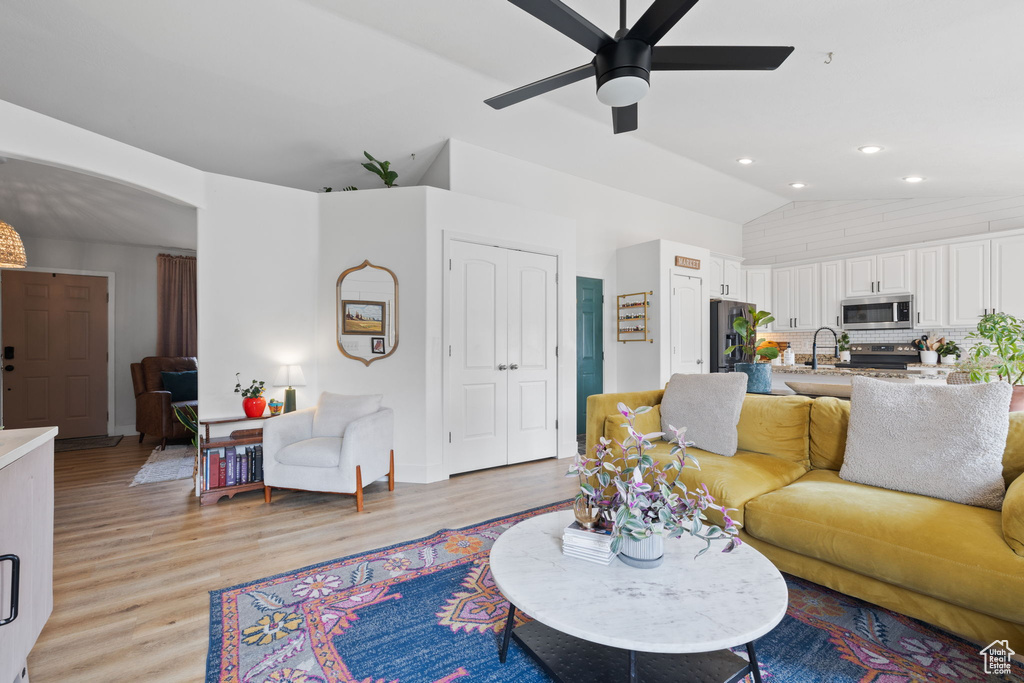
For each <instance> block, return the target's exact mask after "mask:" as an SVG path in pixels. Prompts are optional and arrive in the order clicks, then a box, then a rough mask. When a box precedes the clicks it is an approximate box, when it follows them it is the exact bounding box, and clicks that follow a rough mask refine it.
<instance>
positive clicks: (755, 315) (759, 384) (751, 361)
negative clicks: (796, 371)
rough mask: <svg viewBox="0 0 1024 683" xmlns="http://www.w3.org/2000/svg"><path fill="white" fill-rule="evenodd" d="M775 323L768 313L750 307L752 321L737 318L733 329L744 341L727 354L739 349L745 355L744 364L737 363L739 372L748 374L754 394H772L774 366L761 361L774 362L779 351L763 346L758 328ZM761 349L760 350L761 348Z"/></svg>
mask: <svg viewBox="0 0 1024 683" xmlns="http://www.w3.org/2000/svg"><path fill="white" fill-rule="evenodd" d="M773 322H775V318H774V317H772V314H771V313H769V312H768V311H759V310H757V308H755V307H754V306H751V307H750V320H748V319H747V318H746V317H742V318H736V320H734V321H733V322H732V329H733V330H735V331H736V334H738V335H739V336H740V339H742V340H743V343H742V344H733V345H732V346H730V347H729V348H727V349H726V350H725V352H726V353H727V354H729V353H732V352H733V351H735V350H737V349H739V350H740V352H741V353H742V354H743V362H741V363H736V370H737V371H738V372H743V373H746V375H747V377H748V378H749V379H748V380H747V391H748V392H749V393H752V394H770V393H772V366H771V365H770V364H768V363H760V362H758V361H759V359H762V358H763V359H764V360H772V359H774V358H778V357H779V350H778V349H777V348H776V347H774V346H761V342H762V341H764V340H763V339H758V338H757V328H759V327H763V326H765V325H768V324H770V323H773ZM759 347H760V348H759Z"/></svg>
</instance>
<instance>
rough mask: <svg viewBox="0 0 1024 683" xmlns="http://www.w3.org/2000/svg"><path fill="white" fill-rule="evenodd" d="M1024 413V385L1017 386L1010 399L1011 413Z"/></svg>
mask: <svg viewBox="0 0 1024 683" xmlns="http://www.w3.org/2000/svg"><path fill="white" fill-rule="evenodd" d="M1022 411H1024V384H1015V385H1014V387H1013V395H1012V396H1011V397H1010V412H1011V413H1017V412H1022Z"/></svg>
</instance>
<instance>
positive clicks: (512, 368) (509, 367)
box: [508, 363, 519, 370]
mask: <svg viewBox="0 0 1024 683" xmlns="http://www.w3.org/2000/svg"><path fill="white" fill-rule="evenodd" d="M508 369H509V370H518V369H519V365H518V364H517V363H513V364H512V365H510V366H508Z"/></svg>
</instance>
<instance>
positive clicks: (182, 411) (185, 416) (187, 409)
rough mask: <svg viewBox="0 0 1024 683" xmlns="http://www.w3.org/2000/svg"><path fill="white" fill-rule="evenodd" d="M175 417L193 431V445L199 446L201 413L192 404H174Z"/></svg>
mask: <svg viewBox="0 0 1024 683" xmlns="http://www.w3.org/2000/svg"><path fill="white" fill-rule="evenodd" d="M174 417H176V418H178V422H180V423H181V424H183V425H185V429H187V430H188V431H190V432H192V445H193V446H195V447H196V448H199V414H198V413H197V412H196V409H195V408H193V407H192V406H174Z"/></svg>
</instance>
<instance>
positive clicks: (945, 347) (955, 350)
mask: <svg viewBox="0 0 1024 683" xmlns="http://www.w3.org/2000/svg"><path fill="white" fill-rule="evenodd" d="M935 350H936V351H938V352H939V363H941V364H942V365H954V364H956V362H957V361H958V360H959V359H960V347H959V346H958V345H957V343H956V342H955V341H953V340H952V339H950V340H948V341H945V342H943V343H942V344H940V345H939V348H937V349H935Z"/></svg>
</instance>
